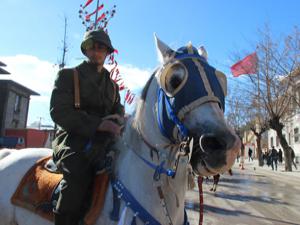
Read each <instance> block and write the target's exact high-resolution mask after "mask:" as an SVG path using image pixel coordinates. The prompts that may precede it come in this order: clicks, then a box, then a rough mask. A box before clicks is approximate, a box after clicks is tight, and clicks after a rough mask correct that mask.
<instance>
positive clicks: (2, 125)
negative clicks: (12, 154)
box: [0, 80, 39, 136]
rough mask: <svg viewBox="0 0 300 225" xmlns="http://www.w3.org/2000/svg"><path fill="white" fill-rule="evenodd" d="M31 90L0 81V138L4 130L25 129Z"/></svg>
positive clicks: (32, 92) (14, 83)
mask: <svg viewBox="0 0 300 225" xmlns="http://www.w3.org/2000/svg"><path fill="white" fill-rule="evenodd" d="M31 95H39V94H38V93H36V92H35V91H33V90H30V89H29V88H27V87H24V86H22V85H21V84H19V83H17V82H14V81H12V80H0V102H1V104H0V136H4V135H5V130H6V129H25V128H26V124H27V116H28V109H29V101H30V96H31Z"/></svg>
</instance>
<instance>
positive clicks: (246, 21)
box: [0, 0, 300, 123]
mask: <svg viewBox="0 0 300 225" xmlns="http://www.w3.org/2000/svg"><path fill="white" fill-rule="evenodd" d="M94 2H96V0H94ZM100 2H101V3H104V5H105V9H110V8H111V7H112V6H113V5H114V4H116V5H117V12H116V15H115V17H114V18H113V19H112V20H111V21H110V24H109V34H110V36H111V39H112V42H113V45H114V46H115V48H117V49H118V50H119V55H118V56H117V60H118V62H119V63H120V65H121V66H122V67H121V69H123V71H122V70H121V74H124V80H125V82H128V86H129V87H130V88H131V89H133V90H136V91H138V90H139V89H140V88H141V87H142V85H143V82H144V81H145V79H147V76H148V75H149V74H150V72H151V71H152V70H153V69H154V68H155V67H156V66H157V65H158V60H157V56H156V50H155V45H154V39H153V33H156V34H157V35H158V37H159V38H160V39H162V40H163V41H164V42H165V43H167V44H169V45H170V46H171V47H173V48H178V47H181V46H183V45H185V44H187V43H188V42H189V41H191V42H192V43H193V44H194V45H195V46H196V47H198V46H200V45H204V46H205V48H206V49H207V51H208V54H209V62H210V63H211V64H212V65H213V66H215V67H216V68H218V69H220V70H222V71H223V72H225V73H226V74H227V75H228V78H229V79H228V81H229V85H231V84H234V83H236V82H237V81H235V80H233V79H232V78H231V76H232V75H231V74H230V73H229V67H230V65H232V64H233V63H234V62H233V61H232V58H233V57H232V56H233V54H234V53H237V52H241V53H243V52H251V51H252V50H253V45H254V43H255V40H256V39H257V38H258V29H259V28H263V27H264V24H266V23H267V24H269V26H270V28H271V30H272V32H273V34H274V35H275V36H276V37H278V38H279V37H282V36H283V35H285V34H287V33H289V32H291V30H292V28H293V26H295V25H296V26H299V25H300V14H299V8H300V1H298V0H251V1H246V0H227V1H221V0H209V1H207V0H206V1H204V0H190V1H189V0H185V1H179V0H151V1H149V0H148V1H142V0H128V1H124V0H104V1H100ZM83 3H85V0H51V1H40V0H26V1H25V0H23V1H22V0H1V5H0V9H1V14H0V27H1V28H2V29H1V30H2V32H1V36H0V37H1V39H0V40H1V42H0V60H1V61H3V62H5V63H6V64H7V65H8V67H7V68H6V69H7V70H9V71H10V72H11V73H12V75H11V76H10V77H8V76H2V79H3V78H6V79H7V78H10V79H14V80H16V81H18V82H21V83H22V84H24V85H26V86H28V87H29V88H32V89H33V90H37V91H38V92H39V93H41V95H42V96H41V97H38V98H33V99H32V104H31V106H30V112H29V123H31V122H33V121H35V120H37V117H39V116H41V117H43V118H44V120H45V123H50V122H51V120H50V118H49V114H48V109H49V108H48V107H49V103H48V100H49V95H50V92H51V88H52V85H53V79H54V77H55V74H56V72H57V69H56V68H55V67H54V66H53V65H54V64H56V63H58V61H59V59H60V57H61V56H60V55H61V50H60V48H61V47H62V43H61V41H62V36H63V20H64V19H63V18H64V16H66V17H67V19H68V38H67V43H68V47H69V51H68V53H67V66H69V67H71V66H74V65H76V64H78V63H80V62H81V60H82V59H83V56H82V54H81V52H80V48H79V46H80V43H81V39H82V36H83V34H84V27H83V26H82V25H81V20H80V19H79V18H78V10H79V5H80V4H83ZM91 8H94V7H93V5H91V6H90V7H88V8H87V9H88V11H92V9H91ZM139 74H141V75H139ZM125 78H126V79H128V80H126V79H125ZM134 80H135V82H133V81H134ZM136 80H139V81H138V82H137V81H136Z"/></svg>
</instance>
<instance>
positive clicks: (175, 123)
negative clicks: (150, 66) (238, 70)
mask: <svg viewBox="0 0 300 225" xmlns="http://www.w3.org/2000/svg"><path fill="white" fill-rule="evenodd" d="M191 52H192V53H191ZM172 60H176V61H180V62H181V63H182V64H183V65H184V66H185V67H186V69H187V72H188V77H187V81H186V83H185V84H184V86H183V87H182V88H181V89H180V90H179V91H178V92H177V93H176V94H175V95H174V96H172V97H168V96H167V94H166V93H165V91H164V90H163V89H162V88H159V90H158V93H157V98H158V101H157V102H158V105H157V120H158V125H159V128H160V131H161V133H162V134H163V135H164V136H165V137H166V138H168V139H169V140H171V141H172V142H175V141H176V140H178V133H179V134H180V135H181V137H187V136H188V130H187V129H186V127H185V126H184V125H183V123H182V122H181V120H182V119H183V117H184V114H186V113H187V112H189V111H191V110H193V109H194V108H196V107H198V106H199V105H201V104H203V103H205V102H209V101H212V102H218V103H219V105H220V107H221V108H222V109H223V110H224V109H225V94H224V91H223V89H222V86H221V84H220V83H219V80H218V78H217V76H216V69H215V68H213V67H212V66H210V65H209V64H208V63H207V62H206V60H205V59H204V58H203V57H202V56H200V55H199V54H198V51H197V49H196V48H194V47H182V48H180V49H178V50H177V51H176V53H175V56H174V58H172Z"/></svg>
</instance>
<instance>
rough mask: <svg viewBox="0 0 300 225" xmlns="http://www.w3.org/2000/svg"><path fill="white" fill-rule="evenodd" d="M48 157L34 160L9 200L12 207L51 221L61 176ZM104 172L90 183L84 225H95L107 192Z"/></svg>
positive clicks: (106, 175)
mask: <svg viewBox="0 0 300 225" xmlns="http://www.w3.org/2000/svg"><path fill="white" fill-rule="evenodd" d="M50 159H51V156H49V157H45V158H42V159H40V160H38V161H37V162H36V163H35V164H34V165H33V166H32V167H31V168H30V169H29V170H28V171H27V173H26V174H25V176H24V177H23V178H22V180H21V182H20V184H19V185H18V187H17V189H16V191H15V193H14V194H13V196H12V198H11V202H12V203H13V204H14V205H17V206H20V207H23V208H25V209H28V210H30V211H32V212H33V213H36V214H38V215H40V216H41V217H43V218H45V219H48V220H50V221H54V216H53V209H54V208H55V206H56V203H57V199H58V195H59V191H60V185H59V184H60V182H61V181H62V177H63V176H62V174H60V173H57V171H56V169H55V167H53V166H51V165H52V163H51V162H49V160H50ZM108 183H109V176H108V174H107V172H101V173H97V175H96V176H95V179H94V184H93V192H92V200H91V205H90V207H89V209H88V211H87V213H86V215H85V217H84V223H85V224H86V225H93V224H95V222H96V220H97V218H98V216H99V215H100V213H101V210H102V208H103V204H104V199H105V194H106V191H107V188H108Z"/></svg>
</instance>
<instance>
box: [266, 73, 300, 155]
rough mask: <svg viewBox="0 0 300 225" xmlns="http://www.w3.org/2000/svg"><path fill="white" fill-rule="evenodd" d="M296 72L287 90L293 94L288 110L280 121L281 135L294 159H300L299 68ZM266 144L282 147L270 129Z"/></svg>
mask: <svg viewBox="0 0 300 225" xmlns="http://www.w3.org/2000/svg"><path fill="white" fill-rule="evenodd" d="M296 72H297V73H295V74H294V75H293V81H292V85H291V87H290V90H289V92H290V94H291V95H292V96H293V98H292V101H291V105H290V110H289V113H288V114H287V115H286V116H285V118H284V119H283V120H282V121H281V122H282V123H283V124H284V128H283V135H284V136H285V138H286V141H287V143H288V144H289V145H290V146H291V147H292V148H293V149H294V151H295V155H296V160H297V161H300V69H298V70H297V71H296ZM268 145H269V148H271V147H272V146H274V147H275V148H277V149H279V148H281V149H282V147H281V145H280V143H279V140H278V137H277V134H276V132H275V131H274V130H271V129H270V130H269V131H268Z"/></svg>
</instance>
